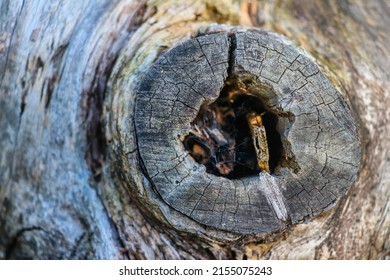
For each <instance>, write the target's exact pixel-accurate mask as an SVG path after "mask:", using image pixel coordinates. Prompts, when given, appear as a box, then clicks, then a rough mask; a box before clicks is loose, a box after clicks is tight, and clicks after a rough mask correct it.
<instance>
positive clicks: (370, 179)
mask: <svg viewBox="0 0 390 280" xmlns="http://www.w3.org/2000/svg"><path fill="white" fill-rule="evenodd" d="M238 5H240V7H239V6H238ZM389 15H390V9H389V4H388V2H387V1H381V0H377V1H360V0H357V1H353V3H352V2H351V3H350V2H348V1H335V0H334V1H333V0H329V1H322V0H321V1H272V2H270V1H242V2H238V1H237V2H236V1H232V2H230V1H203V0H202V1H200V0H199V1H197V0H195V1H176V0H168V1H151V0H150V1H147V0H145V1H131V0H128V1H99V2H98V3H97V2H96V1H82V2H80V3H78V4H77V3H74V2H72V4H66V3H61V5H59V4H58V3H57V2H56V1H7V0H6V1H1V2H0V131H1V134H0V206H1V210H2V211H0V236H1V238H0V258H131V259H135V258H137V259H142V258H147V259H152V258H155V259H179V258H180V259H190V258H196V259H207V258H218V259H227V258H252V259H259V258H274V259H281V258H290V259H291V258H294V259H296V258H309V259H312V258H338V259H340V258H346V259H351V258H358V259H367V258H371V259H378V258H389V256H390V245H389V244H390V243H389V240H390V238H389V234H390V232H389V228H390V214H389V213H390V208H389V202H388V201H389V200H388V198H389V197H390V189H389V188H388V186H389V184H390V177H389V175H388V174H390V163H389V161H388V158H389V150H390V149H389V147H390V141H389V137H388V135H389V130H390V125H389V123H390V121H389V120H390V115H389V109H388V108H390V101H389V98H388V97H389V90H388V89H389V88H390V84H389V83H390V82H389V81H390V76H389V72H388V69H389V63H388V59H386V58H387V57H390V50H389V48H388V46H389V31H388V26H389V24H390V22H389V20H390V16H389ZM215 22H217V23H220V24H230V25H249V26H251V25H253V26H256V27H260V28H262V29H266V30H270V31H274V32H277V33H280V34H283V35H285V36H286V37H287V38H288V39H289V40H292V41H293V42H294V44H298V45H299V44H300V45H302V46H303V47H304V48H305V49H306V50H308V51H309V53H311V54H312V55H313V57H314V58H315V60H316V63H317V64H318V65H319V66H320V69H321V71H322V72H324V73H325V74H326V76H327V77H328V78H329V79H330V80H331V82H332V84H333V85H335V86H336V88H337V90H338V91H339V92H340V93H341V94H342V96H343V97H344V99H346V100H347V101H348V102H347V103H348V105H349V106H350V107H351V108H352V110H351V111H352V112H353V113H354V119H355V120H356V121H357V122H358V124H359V129H358V131H359V132H361V135H360V138H361V139H362V152H363V156H362V164H361V171H360V172H359V174H358V177H357V180H356V182H355V183H354V184H353V185H352V186H351V188H350V189H349V190H348V191H347V193H346V196H345V197H344V198H342V199H341V201H340V202H339V203H337V204H336V207H335V208H334V209H332V210H330V211H326V212H324V213H323V214H321V215H319V216H317V217H316V218H315V219H313V221H311V222H309V223H306V224H298V225H295V226H292V227H291V228H289V229H288V230H286V231H285V232H283V233H281V234H278V235H274V236H271V237H269V238H267V239H266V240H264V239H261V236H249V237H246V238H242V236H241V235H240V234H231V233H225V235H222V234H221V233H219V232H217V231H215V230H213V229H212V228H208V229H207V232H206V233H205V232H204V231H201V230H200V229H201V228H202V226H200V225H199V223H197V222H194V221H193V220H192V219H189V218H188V219H187V220H186V221H185V222H183V216H184V218H185V215H182V214H180V212H178V211H173V210H172V208H171V207H169V206H168V205H166V204H165V205H163V204H162V203H161V197H159V196H158V195H156V193H157V192H155V191H153V188H152V186H150V187H148V188H143V187H140V186H144V185H145V184H147V183H148V181H147V180H146V179H145V177H144V176H142V174H143V173H142V170H141V168H140V166H139V164H138V160H139V158H138V154H137V149H136V148H137V145H136V144H137V141H136V139H135V138H131V137H129V135H132V133H133V131H134V127H133V126H132V123H133V121H134V119H133V116H134V115H133V110H134V98H135V93H136V89H137V86H138V81H139V80H140V78H141V77H142V74H143V73H145V71H147V69H149V67H150V65H151V64H152V63H153V62H154V61H155V60H156V59H157V58H158V57H159V56H160V55H161V54H162V53H164V51H165V50H166V49H167V48H170V47H172V46H174V45H178V44H179V43H180V42H183V41H184V40H186V39H189V38H191V37H195V36H196V35H198V34H199V33H204V32H205V31H206V30H209V31H210V30H213V29H212V28H210V26H212V25H213V24H214V23H215ZM218 28H220V27H218ZM216 29H217V27H216V28H215V29H214V30H213V31H217V30H216ZM113 63H115V64H113ZM108 76H110V78H109V79H108ZM106 85H107V88H106ZM103 101H104V103H103ZM103 104H104V106H103ZM100 117H101V118H100ZM137 174H138V175H137ZM142 182H144V183H142ZM173 228H175V229H173ZM210 236H214V237H219V239H220V240H222V239H223V240H225V241H224V242H218V241H214V240H211V239H208V238H209V237H210Z"/></svg>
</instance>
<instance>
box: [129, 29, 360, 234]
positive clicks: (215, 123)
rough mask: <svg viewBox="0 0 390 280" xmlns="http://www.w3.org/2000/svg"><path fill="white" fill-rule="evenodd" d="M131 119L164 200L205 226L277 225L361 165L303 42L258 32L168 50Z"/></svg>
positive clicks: (318, 208)
mask: <svg viewBox="0 0 390 280" xmlns="http://www.w3.org/2000/svg"><path fill="white" fill-rule="evenodd" d="M135 129H136V135H137V145H138V149H139V157H140V159H141V162H142V164H143V166H144V172H145V173H146V175H147V177H148V180H149V181H150V184H151V186H150V187H152V188H153V190H154V191H155V192H156V193H157V194H158V196H159V197H160V199H161V203H162V204H167V205H168V206H169V208H171V209H172V211H178V212H179V213H181V214H183V215H184V216H187V217H189V218H190V219H192V220H194V221H196V222H197V223H199V224H200V225H201V226H202V228H204V229H205V230H206V229H207V228H212V229H215V230H217V231H218V230H222V231H228V232H234V233H239V234H259V233H272V232H275V231H278V230H282V229H284V228H286V227H287V226H289V225H290V224H295V223H299V222H301V221H303V220H306V219H307V218H311V217H313V216H316V215H318V214H319V213H321V212H322V211H324V210H325V209H327V208H329V207H331V206H333V205H334V204H335V202H336V201H337V200H338V199H339V198H340V196H342V195H343V194H344V193H345V191H346V190H347V189H348V187H349V186H350V185H351V184H352V183H353V181H354V180H355V178H356V174H357V172H358V167H359V163H360V144H359V139H358V137H357V133H356V127H355V125H354V121H353V119H352V117H351V113H350V111H349V108H348V106H347V104H346V102H345V101H344V100H343V98H342V96H341V95H340V93H339V92H338V91H337V90H336V89H335V87H334V86H333V85H332V84H331V82H330V81H329V80H328V78H327V77H326V76H325V75H324V74H323V73H322V72H321V71H320V69H319V68H318V66H317V65H316V64H315V62H314V61H312V60H311V59H310V58H309V57H308V56H307V55H306V54H305V53H304V52H303V51H301V50H299V49H298V48H296V47H295V46H294V45H293V44H292V43H290V42H289V41H288V40H287V39H285V38H284V37H282V36H279V35H277V34H274V33H269V32H263V31H261V32H260V31H255V30H248V31H246V32H229V33H228V32H219V33H213V34H205V35H202V36H199V37H196V38H193V39H190V40H187V41H185V42H183V43H182V44H180V45H178V46H175V47H173V48H172V49H170V50H169V51H167V52H166V53H165V54H164V55H162V56H161V57H160V58H159V59H158V60H157V61H156V62H155V63H154V64H153V65H152V66H151V67H150V69H149V70H148V71H147V73H146V74H145V76H144V77H143V79H142V81H141V82H140V86H139V90H138V92H137V97H136V106H135Z"/></svg>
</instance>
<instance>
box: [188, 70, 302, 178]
mask: <svg viewBox="0 0 390 280" xmlns="http://www.w3.org/2000/svg"><path fill="white" fill-rule="evenodd" d="M276 103H277V95H276V93H275V92H274V91H273V90H272V89H271V88H270V87H268V86H265V85H261V84H258V83H257V82H255V81H254V80H253V79H252V78H251V77H249V78H248V77H247V78H242V77H241V78H240V79H239V78H230V79H229V80H228V81H227V82H226V83H225V86H224V88H223V89H222V91H221V94H220V96H219V97H218V98H217V99H216V100H215V101H214V102H212V103H210V102H205V103H204V104H203V105H202V106H201V108H200V110H199V112H198V115H197V116H196V118H195V119H194V121H193V122H192V123H191V125H192V131H191V132H190V133H188V135H186V136H185V138H184V140H183V144H184V147H185V149H186V150H187V151H189V154H190V155H191V156H192V157H193V158H194V159H195V161H196V162H198V163H199V164H203V165H205V166H206V171H207V172H208V173H212V174H215V175H217V176H224V177H227V178H229V179H238V178H242V177H248V176H254V175H258V174H259V172H269V173H274V172H277V171H278V170H279V168H280V167H286V166H290V167H293V168H295V167H296V166H294V163H295V161H294V158H293V156H292V157H291V156H290V157H289V156H287V155H293V154H292V153H291V151H289V146H290V145H289V143H288V141H287V138H286V137H287V134H288V130H289V128H290V127H291V125H292V122H293V116H292V114H291V113H288V112H284V111H282V110H280V109H276V108H275V104H276ZM281 118H283V120H282V121H280V119H281ZM295 165H296V164H295ZM294 171H296V170H294Z"/></svg>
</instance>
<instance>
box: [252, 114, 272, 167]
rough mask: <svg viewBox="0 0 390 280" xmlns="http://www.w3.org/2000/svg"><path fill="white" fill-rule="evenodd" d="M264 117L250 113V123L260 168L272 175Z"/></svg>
mask: <svg viewBox="0 0 390 280" xmlns="http://www.w3.org/2000/svg"><path fill="white" fill-rule="evenodd" d="M263 114H264V113H263ZM263 114H262V115H263ZM262 115H256V114H255V113H249V114H248V122H249V127H250V131H251V135H252V141H253V145H254V146H255V149H256V157H257V163H258V165H259V168H260V169H261V170H264V171H265V172H267V173H270V170H269V151H268V143H267V133H266V131H265V127H264V125H263V121H262V118H261V117H262Z"/></svg>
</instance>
